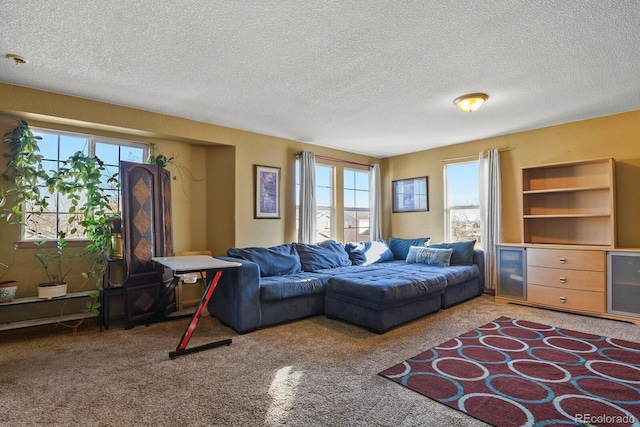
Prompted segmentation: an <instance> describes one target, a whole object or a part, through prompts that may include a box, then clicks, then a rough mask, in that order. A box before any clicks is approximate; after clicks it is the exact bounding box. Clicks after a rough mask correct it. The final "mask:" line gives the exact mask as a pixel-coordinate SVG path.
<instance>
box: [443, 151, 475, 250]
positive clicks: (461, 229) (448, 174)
mask: <svg viewBox="0 0 640 427" xmlns="http://www.w3.org/2000/svg"><path fill="white" fill-rule="evenodd" d="M479 179H480V172H479V162H478V161H477V160H476V161H471V162H462V163H451V164H447V165H445V186H446V192H445V198H446V200H445V206H446V212H445V231H446V240H447V241H450V242H459V241H465V240H474V239H475V240H476V246H479V245H480V183H479Z"/></svg>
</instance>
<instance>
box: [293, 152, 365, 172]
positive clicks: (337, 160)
mask: <svg viewBox="0 0 640 427" xmlns="http://www.w3.org/2000/svg"><path fill="white" fill-rule="evenodd" d="M301 155H302V151H299V152H297V153H296V157H300V156H301ZM316 159H322V160H329V161H332V162H339V163H348V164H350V165H358V166H367V167H369V168H372V167H373V165H370V164H367V163H358V162H352V161H351V160H342V159H336V158H335V157H327V156H318V155H316Z"/></svg>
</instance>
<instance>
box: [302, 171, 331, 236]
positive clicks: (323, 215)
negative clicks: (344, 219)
mask: <svg viewBox="0 0 640 427" xmlns="http://www.w3.org/2000/svg"><path fill="white" fill-rule="evenodd" d="M315 170H316V230H317V231H316V240H315V241H316V242H321V241H323V240H328V239H333V235H334V233H333V230H334V228H333V223H334V219H333V218H334V215H333V171H334V169H333V167H332V166H327V165H321V164H317V163H316V168H315ZM299 209H300V162H296V228H297V226H298V225H297V223H298V218H299V215H298V212H299Z"/></svg>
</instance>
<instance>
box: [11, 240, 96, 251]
mask: <svg viewBox="0 0 640 427" xmlns="http://www.w3.org/2000/svg"><path fill="white" fill-rule="evenodd" d="M40 242H41V240H22V241H20V242H18V249H37V248H55V247H57V241H56V240H47V241H46V242H45V243H43V244H39V243H40ZM89 242H90V241H89V240H67V244H66V246H67V247H68V248H81V247H84V246H87V244H89ZM36 243H38V244H36Z"/></svg>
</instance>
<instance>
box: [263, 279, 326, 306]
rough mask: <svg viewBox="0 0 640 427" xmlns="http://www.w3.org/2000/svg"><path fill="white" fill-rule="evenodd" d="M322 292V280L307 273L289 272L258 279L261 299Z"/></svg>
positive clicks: (267, 299)
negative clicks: (280, 275) (284, 274)
mask: <svg viewBox="0 0 640 427" xmlns="http://www.w3.org/2000/svg"><path fill="white" fill-rule="evenodd" d="M322 292H324V284H323V283H322V280H320V278H319V277H315V275H312V274H309V273H298V274H290V275H288V276H286V277H276V276H271V277H265V278H263V279H261V280H260V300H261V301H278V300H282V299H286V298H293V297H299V296H307V295H312V294H318V293H322Z"/></svg>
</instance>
